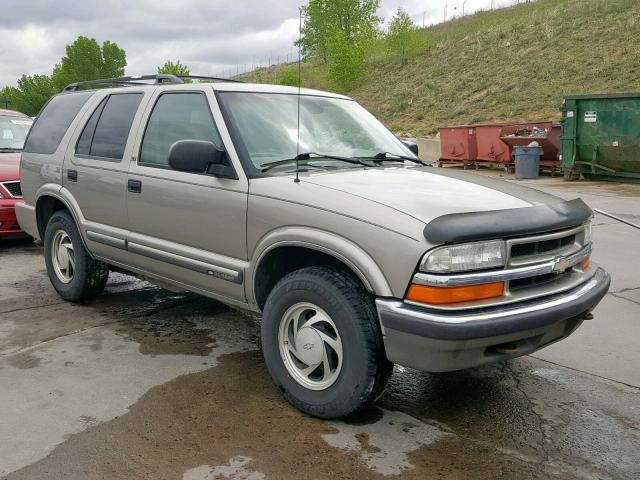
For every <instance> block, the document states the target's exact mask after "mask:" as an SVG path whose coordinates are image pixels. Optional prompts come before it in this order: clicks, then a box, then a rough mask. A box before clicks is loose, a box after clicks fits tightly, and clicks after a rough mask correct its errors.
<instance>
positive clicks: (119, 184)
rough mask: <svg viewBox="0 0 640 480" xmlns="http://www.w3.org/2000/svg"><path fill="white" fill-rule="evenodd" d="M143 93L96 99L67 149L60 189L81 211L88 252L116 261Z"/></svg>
mask: <svg viewBox="0 0 640 480" xmlns="http://www.w3.org/2000/svg"><path fill="white" fill-rule="evenodd" d="M144 97H145V94H144V92H143V91H127V92H122V93H111V94H108V95H101V94H97V95H96V96H95V97H94V99H92V100H94V102H93V104H92V105H91V106H90V108H89V109H88V111H87V112H86V114H85V116H84V118H83V119H82V121H81V122H80V123H79V125H78V127H77V128H78V130H77V132H76V136H75V137H74V138H77V140H76V141H72V142H71V143H70V145H69V149H68V152H67V158H66V160H65V165H64V171H63V180H62V181H63V185H64V187H65V188H67V189H68V190H69V191H70V192H71V193H72V195H73V197H74V198H75V200H76V202H77V203H78V205H79V206H80V210H81V212H82V215H83V216H84V220H85V221H84V228H85V233H86V238H87V242H88V246H89V249H90V250H91V252H92V253H94V254H95V255H98V256H101V257H105V258H113V257H119V256H120V254H121V252H122V251H123V250H124V249H125V248H126V243H125V242H126V235H127V233H126V232H127V227H128V218H127V210H126V182H127V171H128V169H129V162H128V161H127V160H128V159H129V158H131V150H132V149H133V144H134V141H133V139H134V137H135V135H131V132H132V130H133V131H134V132H135V127H134V126H135V125H138V124H139V118H138V120H137V121H136V117H140V116H141V115H142V108H141V106H143V105H142V104H143V101H144Z"/></svg>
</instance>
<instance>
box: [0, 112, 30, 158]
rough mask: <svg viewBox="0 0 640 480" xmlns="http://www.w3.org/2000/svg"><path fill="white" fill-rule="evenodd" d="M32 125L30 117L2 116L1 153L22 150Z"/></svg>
mask: <svg viewBox="0 0 640 480" xmlns="http://www.w3.org/2000/svg"><path fill="white" fill-rule="evenodd" d="M32 123H33V120H31V119H30V118H28V117H13V116H5V115H0V152H2V151H19V150H22V147H24V141H25V139H26V138H27V133H29V129H30V128H31V124H32Z"/></svg>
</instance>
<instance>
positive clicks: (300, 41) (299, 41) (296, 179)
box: [294, 7, 302, 183]
mask: <svg viewBox="0 0 640 480" xmlns="http://www.w3.org/2000/svg"><path fill="white" fill-rule="evenodd" d="M298 11H299V13H300V26H299V28H298V138H297V139H296V178H295V180H294V182H295V183H300V88H301V84H302V54H301V53H300V52H301V48H302V47H301V45H302V7H298Z"/></svg>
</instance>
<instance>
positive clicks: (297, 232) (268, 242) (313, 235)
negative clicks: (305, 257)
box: [245, 227, 393, 304]
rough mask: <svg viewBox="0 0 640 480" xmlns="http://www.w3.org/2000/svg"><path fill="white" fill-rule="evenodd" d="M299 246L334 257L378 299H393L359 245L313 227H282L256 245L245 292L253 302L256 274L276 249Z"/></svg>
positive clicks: (379, 269)
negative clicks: (267, 256) (265, 259)
mask: <svg viewBox="0 0 640 480" xmlns="http://www.w3.org/2000/svg"><path fill="white" fill-rule="evenodd" d="M284 246H296V247H304V248H309V249H311V250H317V251H320V252H322V253H325V254H327V255H331V256H332V257H334V258H336V259H337V260H339V261H341V262H342V263H344V264H345V265H347V266H348V267H349V268H350V269H351V270H352V271H353V272H354V273H355V274H356V275H357V276H358V278H359V279H360V280H361V281H362V283H363V284H364V286H365V288H366V289H367V290H368V291H370V292H372V293H374V294H375V295H377V296H383V297H391V296H393V294H392V292H391V288H390V286H389V282H388V281H387V279H386V277H385V276H384V273H383V272H382V270H381V268H380V267H379V266H378V264H377V263H376V262H375V260H374V259H373V258H372V257H371V256H370V255H369V254H368V253H367V252H366V251H364V250H363V249H362V248H361V247H360V246H359V245H357V244H355V243H353V242H352V241H350V240H347V239H346V238H344V237H341V236H339V235H336V234H334V233H330V232H327V231H324V230H319V229H315V228H309V227H282V228H278V229H276V230H273V231H271V232H269V233H267V234H266V235H265V236H263V237H262V238H261V239H260V240H259V241H258V243H257V244H256V246H255V248H254V250H253V255H251V258H252V260H251V261H250V263H249V268H248V269H247V271H246V279H245V290H246V291H245V293H246V295H247V300H248V301H249V303H252V304H256V303H257V301H256V272H257V271H258V268H259V266H260V264H261V262H262V260H263V259H264V258H265V256H266V255H267V254H268V253H269V252H271V251H272V250H274V249H276V248H279V247H284Z"/></svg>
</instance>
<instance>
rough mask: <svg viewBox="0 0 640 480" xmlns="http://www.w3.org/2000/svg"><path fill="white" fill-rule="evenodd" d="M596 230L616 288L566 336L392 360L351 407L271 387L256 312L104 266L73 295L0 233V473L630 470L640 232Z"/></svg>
mask: <svg viewBox="0 0 640 480" xmlns="http://www.w3.org/2000/svg"><path fill="white" fill-rule="evenodd" d="M534 186H537V187H539V188H543V189H545V190H548V191H551V192H553V193H558V194H561V195H564V196H571V195H572V194H573V196H575V192H574V191H572V190H571V189H578V188H581V189H585V186H581V185H576V184H572V186H570V187H567V186H566V185H563V184H562V183H560V184H557V182H556V180H553V179H549V180H548V181H547V180H542V181H541V182H539V183H537V184H534ZM616 188H618V187H615V188H614V187H612V186H611V185H604V186H602V187H598V188H594V187H593V186H590V187H589V189H588V191H580V192H579V193H580V194H581V195H582V196H583V197H584V198H585V199H586V200H587V201H588V203H590V204H591V205H592V206H595V207H598V208H602V209H604V210H607V211H610V212H611V213H614V214H619V215H620V216H623V215H627V217H625V218H627V219H629V220H630V221H633V220H632V216H633V215H637V212H640V208H639V207H640V188H639V187H634V188H635V189H634V188H631V189H618V190H616ZM625 188H626V187H625ZM595 238H596V242H597V245H598V246H597V250H596V260H597V261H599V263H601V264H603V265H604V266H605V267H606V268H608V269H609V270H610V271H611V272H612V274H613V280H614V283H613V286H612V293H610V294H609V295H607V297H606V299H605V301H604V302H603V304H602V305H601V306H600V307H598V309H597V310H596V312H595V316H596V318H595V320H593V321H591V322H585V324H584V325H583V326H582V327H581V328H580V329H579V330H578V332H577V333H576V334H574V336H572V337H570V338H569V339H567V340H565V341H563V342H560V343H558V344H556V345H553V346H551V347H549V348H547V349H545V350H542V351H540V352H537V353H536V354H535V356H529V357H524V358H521V359H517V360H515V361H512V362H509V363H504V364H497V365H491V366H486V367H483V368H479V369H472V370H467V371H462V372H454V373H446V374H427V373H422V372H417V371H414V370H411V369H405V368H402V367H396V369H395V371H394V374H393V376H392V378H391V381H390V383H389V388H388V389H387V391H386V393H385V394H384V395H383V397H382V398H381V399H380V400H379V401H378V403H377V404H376V405H375V406H374V407H372V408H370V409H368V410H367V411H365V412H362V413H360V414H359V415H358V416H357V417H354V418H351V419H349V421H347V422H327V421H322V420H317V419H313V418H310V417H307V416H305V415H303V414H301V413H299V412H298V411H297V410H295V409H293V408H292V407H290V406H289V405H288V404H287V403H286V402H285V401H284V400H283V399H282V397H281V395H280V392H279V391H278V390H277V389H276V388H275V387H274V386H273V385H272V383H271V381H270V378H269V376H268V373H267V370H266V368H265V366H264V363H263V361H262V357H261V354H260V351H259V323H258V319H257V318H255V317H253V316H251V315H247V314H245V313H243V312H239V311H237V310H234V309H231V308H229V307H226V306H224V305H222V304H220V303H218V302H215V301H212V300H208V299H205V298H201V297H198V296H196V295H191V294H175V293H170V292H167V291H164V290H161V289H159V288H156V287H154V286H153V285H150V284H148V283H146V282H143V281H140V280H137V279H135V278H132V277H128V276H125V275H121V274H113V273H112V274H111V277H110V281H109V284H108V287H107V290H106V291H105V293H104V294H103V295H102V296H100V297H99V298H97V299H95V300H92V301H90V302H86V303H82V304H68V303H65V302H63V301H61V300H60V299H59V298H58V297H57V295H56V294H55V292H54V291H53V289H52V288H51V286H50V285H49V282H48V279H47V277H46V272H45V270H44V261H43V258H42V252H41V249H39V248H37V247H35V246H32V245H31V244H30V243H29V242H26V241H12V242H2V243H0V272H1V273H2V274H1V275H0V478H7V479H29V480H31V479H60V478H65V479H83V480H84V479H131V478H136V479H147V478H148V479H151V478H153V479H184V480H213V479H243V480H259V479H300V478H309V479H316V478H340V479H365V478H399V479H405V478H406V479H426V478H429V479H431V478H434V479H485V478H505V479H512V478H513V479H539V478H559V479H591V478H593V479H608V478H612V479H635V478H640V376H639V373H638V371H639V370H640V369H638V366H639V365H640V357H639V353H638V352H639V351H640V348H638V345H640V298H639V293H640V274H639V273H638V267H639V266H640V265H638V262H639V260H638V257H637V253H635V252H637V247H638V245H640V232H635V231H633V230H632V229H630V228H629V227H625V228H624V229H622V228H621V227H620V225H619V224H617V223H616V222H615V221H610V220H609V219H605V218H602V217H596V227H595ZM599 242H601V243H599ZM605 242H606V245H607V247H609V248H606V249H605V248H604V245H603V244H605ZM634 245H635V250H633V246H634ZM630 252H633V253H634V255H633V256H631V257H629V253H630ZM625 256H626V260H625Z"/></svg>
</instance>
